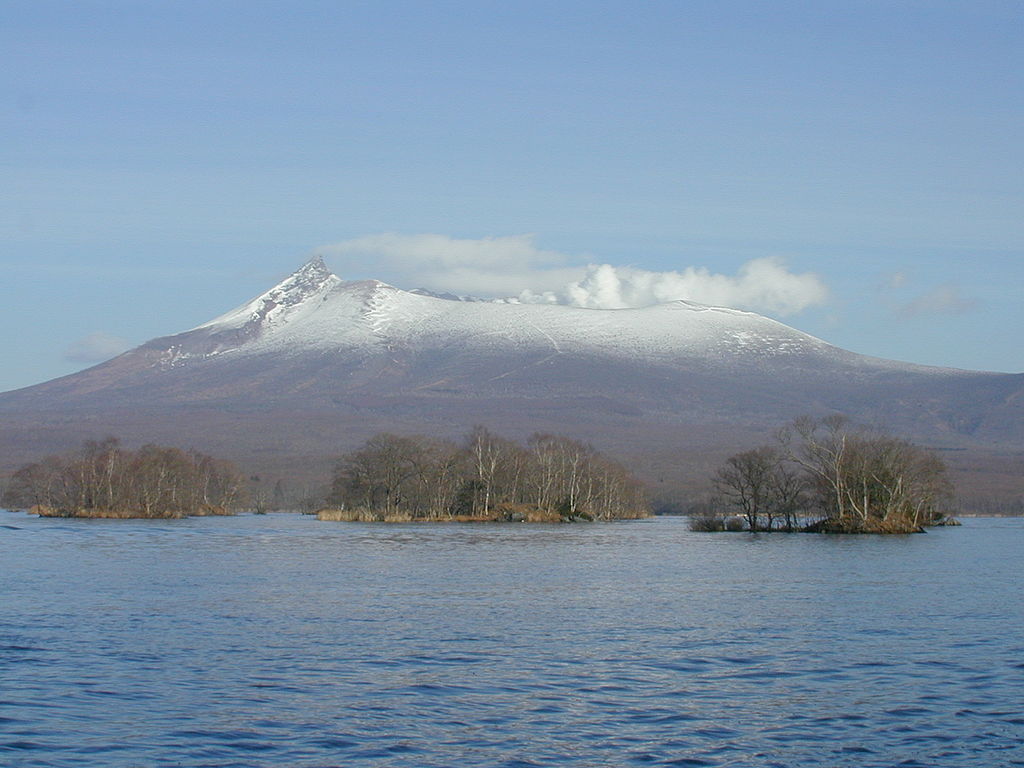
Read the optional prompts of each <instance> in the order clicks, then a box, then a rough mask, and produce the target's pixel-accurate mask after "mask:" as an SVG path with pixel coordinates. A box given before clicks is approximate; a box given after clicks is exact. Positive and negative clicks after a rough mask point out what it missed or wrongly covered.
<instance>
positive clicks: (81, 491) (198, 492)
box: [4, 437, 244, 519]
mask: <svg viewBox="0 0 1024 768" xmlns="http://www.w3.org/2000/svg"><path fill="white" fill-rule="evenodd" d="M243 498H244V490H243V481H242V476H241V474H240V473H239V472H238V470H237V469H236V468H235V466H234V465H233V464H232V463H231V462H228V461H224V460H221V459H215V458H213V457H211V456H207V455H205V454H202V453H199V452H197V451H183V450H181V449H179V448H170V447H167V446H161V445H144V446H142V447H141V448H139V449H138V450H137V451H130V450H127V449H125V448H123V447H122V446H121V444H120V441H118V440H117V439H116V438H113V437H109V438H107V439H105V440H100V441H96V440H90V441H88V442H86V443H85V444H84V445H83V446H82V448H81V449H80V450H79V451H77V452H75V453H71V454H67V455H61V456H47V457H46V458H44V459H43V460H42V461H38V462H35V463H32V464H27V465H25V466H24V467H22V468H21V469H19V470H18V471H17V472H15V473H14V476H13V477H12V478H11V483H10V486H9V487H8V489H7V492H6V493H5V494H4V499H5V503H7V504H9V505H11V506H16V507H22V508H26V509H28V510H29V512H31V513H32V514H36V515H39V516H40V517H85V518H165V519H166V518H180V517H189V516H193V515H228V514H232V510H233V509H234V507H235V506H236V505H237V504H238V503H239V502H240V501H241V500H242V499H243Z"/></svg>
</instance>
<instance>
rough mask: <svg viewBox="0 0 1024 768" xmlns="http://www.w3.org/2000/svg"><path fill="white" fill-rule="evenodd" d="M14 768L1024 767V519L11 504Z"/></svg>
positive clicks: (4, 733)
mask: <svg viewBox="0 0 1024 768" xmlns="http://www.w3.org/2000/svg"><path fill="white" fill-rule="evenodd" d="M0 525H2V526H3V527H0V765H3V766H19V767H20V766H47V767H48V768H51V767H59V766H111V767H122V766H123V767H127V766H190V767H194V766H245V767H246V768H251V767H253V766H361V765H366V766H369V765H373V766H417V767H419V766H467V765H469V766H554V765H557V766H588V768H589V767H591V766H631V765H637V766H661V765H675V766H797V765H801V766H808V765H809V766H858V768H860V767H863V766H897V765H901V766H927V767H928V768H935V767H937V766H957V767H958V768H959V767H961V766H984V767H985V768H992V767H993V766H1012V765H1024V744H1022V738H1024V600H1022V598H1021V586H1022V578H1021V577H1022V566H1021V555H1022V552H1024V521H1021V520H968V521H966V524H965V525H964V527H962V528H955V529H940V530H936V531H933V532H931V533H928V534H926V535H921V536H909V537H877V538H875V537H827V536H810V535H807V536H804V535H791V536H786V535H782V534H776V535H771V536H765V535H761V536H749V535H746V534H693V533H690V532H688V531H687V528H686V523H685V521H683V520H681V519H671V518H670V519H659V520H651V521H641V522H629V523H618V524H609V525H575V526H536V527H530V526H515V525H509V526H482V525H481V526H474V525H423V526H396V525H380V526H370V525H357V524H345V523H320V522H317V521H316V520H314V519H312V518H309V517H300V516H286V515H270V516H265V517H256V516H245V517H237V518H204V519H192V520H182V521H168V522H155V521H154V522H146V521H63V520H40V519H36V518H30V517H27V516H23V515H15V514H13V513H0Z"/></svg>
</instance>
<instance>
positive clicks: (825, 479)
mask: <svg viewBox="0 0 1024 768" xmlns="http://www.w3.org/2000/svg"><path fill="white" fill-rule="evenodd" d="M714 486H715V491H716V492H715V496H714V497H713V498H712V499H711V501H710V502H709V503H708V504H707V505H704V507H703V509H700V510H697V513H696V514H695V515H694V517H693V527H694V528H696V529H700V530H722V529H723V528H726V527H735V528H738V529H746V530H750V531H772V530H786V531H795V530H809V531H832V532H849V533H859V532H863V533H906V532H910V531H916V530H920V529H921V528H922V527H924V526H929V525H936V524H940V523H943V522H946V521H947V513H948V509H949V505H950V503H951V501H952V498H953V487H952V484H951V483H950V481H949V479H948V477H947V469H946V465H945V464H944V463H943V462H942V460H941V459H939V458H938V456H936V454H935V453H934V452H932V451H929V450H926V449H924V448H920V447H918V446H916V445H913V444H911V443H909V442H907V441H906V440H902V439H900V438H896V437H892V436H890V435H887V434H884V433H881V432H878V431H873V430H868V429H864V428H859V427H855V426H853V425H851V424H850V423H849V422H848V421H847V420H846V419H844V418H842V417H831V418H826V419H812V418H801V419H797V420H796V421H794V422H793V423H792V424H791V425H790V426H788V427H787V428H785V429H784V430H782V431H781V432H780V434H779V436H778V440H777V441H776V443H775V444H774V445H766V446H762V447H760V448H755V449H753V450H750V451H744V452H743V453H738V454H736V455H734V456H731V457H730V458H729V459H728V460H727V461H726V463H725V465H724V466H723V467H721V468H720V469H719V470H718V472H717V474H716V475H715V477H714Z"/></svg>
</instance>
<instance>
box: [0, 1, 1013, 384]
mask: <svg viewBox="0 0 1024 768" xmlns="http://www.w3.org/2000/svg"><path fill="white" fill-rule="evenodd" d="M1022 15H1024V6H1022V4H1021V3H1020V2H1003V3H994V2H983V1H981V2H962V3H961V2H857V1H856V0H848V1H846V2H834V3H832V2H823V1H820V0H819V1H818V2H802V3H792V2H773V3H763V2H729V1H728V0H724V1H722V2H707V3H704V2H646V3H626V2H559V3H553V4H552V3H539V2H538V3H533V2H519V1H517V2H513V3H508V2H501V3H499V2H479V1H478V2H431V3H426V2H388V1H387V0H382V1H380V2H372V3H369V2H367V3H363V2H348V3H346V2H301V0H300V1H299V2H290V3H283V2H281V3H261V2H215V1H214V2H176V3H167V2H145V1H144V0H136V1H135V2H89V0H79V1H78V2H73V3H72V2H47V1H46V0H32V2H20V1H19V0H8V1H7V2H5V3H4V4H3V5H2V6H0V51H2V53H0V57H2V64H3V66H2V67H0V85H2V89H0V94H2V100H0V115H2V119H0V126H2V128H0V130H2V138H3V140H2V142H0V171H2V173H0V203H2V204H0V237H2V252H0V268H2V275H3V278H4V279H3V284H4V287H5V288H6V290H5V292H4V297H5V301H4V302H3V303H2V305H0V321H2V324H3V328H4V329H5V333H4V334H3V335H2V337H0V359H2V360H3V361H4V365H3V366H2V370H0V390H5V389H10V388H15V387H20V386H26V385H29V384H32V383H36V382H39V381H43V380H45V379H48V378H52V377H54V376H58V375H62V374H65V373H69V372H71V371H74V370H77V369H79V368H82V367H83V366H85V365H87V364H89V362H91V361H93V360H96V359H97V358H98V357H101V356H102V355H103V354H109V353H112V352H114V351H116V350H117V349H118V348H119V345H124V344H132V345H134V344H138V343H141V342H143V341H145V340H147V339H149V338H152V337H154V336H159V335H164V334H169V333H174V332H177V331H181V330H184V329H187V328H190V327H192V326H194V325H197V324H199V323H202V322H204V321H206V320H208V319H210V318H212V317H213V316H215V315H218V314H220V313H221V312H223V311H226V310H228V309H230V308H232V307H234V306H235V305H237V304H240V303H242V302H243V301H245V300H246V299H248V298H251V297H252V296H253V295H256V294H258V293H260V292H262V291H263V290H265V289H267V288H269V287H270V286H271V285H272V284H273V283H274V282H276V281H277V280H278V279H280V278H281V277H283V276H284V275H285V274H287V273H288V272H290V271H292V270H293V269H295V268H297V267H298V266H299V265H301V263H302V262H303V261H304V260H306V259H307V258H308V257H309V256H310V254H312V253H314V252H318V251H319V252H323V253H324V254H325V255H326V257H327V261H328V264H329V265H330V266H332V268H334V270H335V271H336V272H338V273H339V275H340V276H341V277H345V278H362V277H378V278H381V279H386V280H388V281H389V282H393V283H395V284H397V285H399V286H400V287H406V288H413V287H417V286H418V285H419V284H422V283H425V282H430V281H433V282H434V283H441V282H444V280H446V279H449V278H453V279H454V278H457V277H458V275H457V274H455V272H451V274H449V273H448V272H446V271H445V270H446V269H450V268H451V265H449V266H448V267H447V268H446V267H445V266H444V260H443V259H441V258H439V257H438V258H434V257H432V256H431V255H430V254H427V256H426V257H424V259H423V260H421V261H417V259H418V258H419V256H418V255H417V254H420V255H422V253H423V251H422V249H419V250H418V249H417V248H415V247H412V246H413V245H416V244H417V243H420V242H421V240H418V239H417V238H422V236H424V235H427V234H432V235H436V236H438V237H439V238H441V239H440V240H437V241H436V242H441V243H444V242H447V241H450V242H451V243H452V244H453V247H456V248H462V249H463V250H462V252H464V253H465V254H468V256H466V258H475V257H474V256H473V254H480V258H481V259H482V260H483V263H484V264H485V265H486V263H488V259H492V260H493V259H495V258H503V257H502V256H501V254H503V253H505V252H504V251H500V252H499V253H498V255H497V256H495V252H494V251H493V250H488V249H490V248H491V247H492V246H493V244H494V243H495V242H498V243H499V244H500V243H506V244H507V243H510V242H517V243H519V244H520V246H522V247H518V249H513V250H512V252H511V253H512V256H511V257H510V258H513V259H515V258H521V259H522V263H521V264H519V263H517V264H515V265H513V266H515V269H512V268H510V269H509V270H507V274H505V275H504V277H505V278H506V281H505V282H503V283H501V286H499V287H501V288H504V287H506V283H507V287H508V290H507V291H505V292H508V293H512V292H514V293H518V292H519V291H521V290H527V289H528V290H531V291H541V290H546V289H549V288H552V287H553V286H549V285H546V284H544V283H545V280H548V281H550V280H551V279H553V278H552V274H553V273H552V272H551V269H552V265H554V266H557V267H558V268H559V269H567V270H569V271H570V272H571V271H572V270H574V269H575V270H577V271H579V272H580V274H581V275H582V271H583V270H584V269H585V267H586V265H587V264H594V265H599V264H608V265H611V266H612V267H614V268H616V269H619V270H632V272H631V273H630V274H633V275H636V274H645V275H646V274H648V273H650V274H654V275H656V276H657V275H662V274H663V273H669V274H681V275H685V274H688V273H687V270H690V271H691V272H690V274H693V273H694V272H693V271H694V270H696V271H697V272H699V273H701V274H704V272H702V270H703V271H706V273H707V274H709V275H711V276H716V275H717V276H719V277H720V278H721V280H723V281H726V282H728V281H730V280H732V281H739V280H741V277H740V276H741V275H742V274H743V270H744V269H745V267H744V265H749V264H750V263H751V262H753V263H755V264H764V263H766V262H765V260H770V262H771V263H772V264H774V265H776V266H777V267H778V268H779V269H780V270H785V271H786V272H787V273H788V274H792V275H793V276H807V275H811V276H813V277H815V278H816V279H817V281H818V285H819V286H820V287H823V288H824V293H822V294H819V295H817V298H815V299H814V300H813V301H810V302H809V303H806V305H805V306H801V305H800V303H799V302H798V303H797V304H792V305H788V306H787V307H783V308H782V309H779V306H780V305H773V306H775V308H774V309H773V310H769V309H767V308H766V307H767V305H765V306H760V305H757V304H756V303H754V304H751V305H750V308H753V309H757V310H759V311H764V312H765V313H766V314H771V315H773V316H775V317H778V318H779V319H781V320H783V321H784V322H786V323H788V324H790V325H793V326H795V327H797V328H800V329H801V330H805V331H808V332H810V333H813V334H814V335H817V336H820V337H822V338H825V339H826V340H828V341H830V342H832V343H835V344H838V345H840V346H843V347H846V348H849V349H853V350H855V351H858V352H864V353H868V354H873V355H877V356H882V357H891V358H897V359H903V360H910V361H914V362H921V363H928V364H937V365H949V366H956V367H964V368H979V369H991V370H1003V371H1015V372H1019V371H1024V345H1022V344H1021V342H1020V336H1021V331H1022V329H1024V311H1022V309H1021V306H1020V301H1019V294H1020V289H1021V287H1022V286H1024V216H1022V213H1024V173H1022V170H1024V168H1022V165H1024V163H1022V159H1024V142H1021V140H1020V126H1021V125H1024V119H1022V118H1024V104H1022V97H1021V94H1022V93H1024V82H1022V81H1024V39H1022V38H1024V31H1022V30H1024V25H1022V24H1021V17H1022ZM382 235H388V236H391V237H392V240H391V241H389V242H391V243H392V246H393V247H391V250H388V251H386V252H385V251H382V250H380V249H377V250H376V251H375V250H373V249H372V248H371V249H369V250H366V249H364V250H363V251H359V249H357V248H355V247H354V246H353V244H359V243H365V242H366V238H370V237H374V236H382ZM526 236H530V237H526ZM517 238H518V239H517ZM395 243H398V245H397V246H395V245H394V244H395ZM339 244H340V245H339ZM524 244H525V245H524ZM396 248H397V249H398V250H397V251H396V250H395V249H396ZM403 249H404V250H403ZM531 249H532V250H531ZM536 253H541V254H547V256H545V257H543V258H540V259H539V260H538V258H534V257H535V256H536ZM517 254H518V255H517ZM459 266H461V267H465V266H466V264H465V263H462V264H460V265H459ZM545 270H546V271H545ZM559 274H561V273H559ZM621 274H625V272H622V273H621ZM659 279H660V278H659ZM515 280H518V281H519V283H529V282H531V281H534V280H536V284H519V283H516V284H513V282H514V281H515ZM693 298H697V299H698V300H699V299H700V298H701V297H700V296H694V297H693Z"/></svg>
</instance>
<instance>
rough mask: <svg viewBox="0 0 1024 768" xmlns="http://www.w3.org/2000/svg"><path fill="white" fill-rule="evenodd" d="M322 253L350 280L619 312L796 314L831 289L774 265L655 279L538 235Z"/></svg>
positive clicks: (412, 239)
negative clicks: (705, 308)
mask: <svg viewBox="0 0 1024 768" xmlns="http://www.w3.org/2000/svg"><path fill="white" fill-rule="evenodd" d="M317 252H318V253H320V254H321V255H323V256H324V257H326V258H327V259H329V260H330V261H331V263H332V264H334V265H335V267H336V269H338V271H339V272H341V276H342V277H346V276H351V275H353V273H354V274H355V276H358V277H369V276H373V277H378V278H380V279H385V280H388V281H389V282H398V283H400V284H402V285H403V287H407V288H414V287H420V288H427V289H430V290H434V291H451V292H454V293H461V294H475V295H478V296H490V297H508V296H515V297H518V298H519V300H520V301H524V302H547V303H559V304H572V305H575V306H581V307H593V308H601V309H618V308H625V307H643V306H649V305H651V304H657V303H661V302H666V301H674V300H676V299H686V300H689V301H695V302H699V303H702V304H712V305H717V306H727V307H738V308H742V309H750V310H754V311H758V312H769V313H773V314H777V315H790V314H794V313H796V312H800V311H801V310H803V309H806V308H808V307H812V306H817V305H820V304H823V303H824V302H825V300H826V299H827V297H828V288H827V287H826V286H825V284H824V283H823V282H822V280H821V278H819V277H818V276H817V275H815V274H813V273H809V272H805V273H802V274H795V273H793V272H790V271H789V270H788V269H787V268H786V267H785V265H784V264H783V263H782V262H781V261H779V260H778V259H774V258H761V259H753V260H752V261H748V262H747V263H746V264H744V265H743V266H742V267H740V269H739V271H738V272H737V274H736V275H723V274H717V273H713V272H711V271H709V270H707V269H705V268H703V267H687V268H685V269H683V270H681V271H667V272H651V271H648V270H643V269H636V268H633V267H615V266H612V265H610V264H583V263H581V262H582V259H580V258H579V257H572V256H569V255H567V254H563V253H559V252H558V251H548V250H542V249H539V248H537V247H536V246H535V245H534V243H533V237H532V236H530V235H515V236H509V237H491V238H482V239H478V240H473V239H456V238H452V237H447V236H445V235H432V234H424V235H397V234H382V235H370V236H368V237H360V238H356V239H354V240H346V241H345V242H342V243H336V244H334V245H328V246H323V247H322V248H318V249H317Z"/></svg>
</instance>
